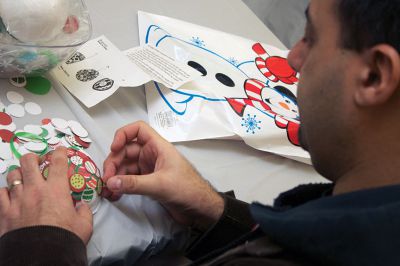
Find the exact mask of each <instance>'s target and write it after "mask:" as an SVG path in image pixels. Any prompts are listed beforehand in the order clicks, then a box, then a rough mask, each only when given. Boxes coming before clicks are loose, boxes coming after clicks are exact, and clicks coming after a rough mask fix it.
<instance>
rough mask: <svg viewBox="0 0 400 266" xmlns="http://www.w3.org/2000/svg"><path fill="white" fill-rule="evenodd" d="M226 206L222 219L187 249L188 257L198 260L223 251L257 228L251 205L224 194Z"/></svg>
mask: <svg viewBox="0 0 400 266" xmlns="http://www.w3.org/2000/svg"><path fill="white" fill-rule="evenodd" d="M221 196H222V197H223V198H224V202H225V206H224V212H223V214H222V216H221V217H220V219H219V220H218V221H217V222H216V223H215V224H214V225H213V226H211V228H210V229H209V230H207V231H206V232H204V233H203V234H201V235H200V236H199V237H198V238H197V240H195V241H194V242H193V243H192V244H191V245H190V246H189V248H188V249H187V251H186V256H187V257H188V258H189V259H191V260H196V259H198V258H200V257H202V256H204V255H206V254H208V253H210V252H212V251H215V250H218V249H221V248H223V247H225V246H226V245H228V244H229V243H231V242H232V241H234V240H236V239H238V238H239V237H240V236H242V235H244V234H246V233H249V232H251V231H252V229H253V228H254V226H255V222H254V220H253V218H252V217H251V214H250V210H249V204H247V203H245V202H243V201H240V200H237V199H235V198H233V197H230V196H228V195H226V194H222V193H221Z"/></svg>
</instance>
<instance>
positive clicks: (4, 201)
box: [0, 187, 10, 217]
mask: <svg viewBox="0 0 400 266" xmlns="http://www.w3.org/2000/svg"><path fill="white" fill-rule="evenodd" d="M9 207H10V196H9V195H8V190H7V188H4V187H3V188H0V214H4V213H5V212H6V211H7V210H8V208H9ZM2 217H3V215H2Z"/></svg>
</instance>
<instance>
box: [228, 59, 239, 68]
mask: <svg viewBox="0 0 400 266" xmlns="http://www.w3.org/2000/svg"><path fill="white" fill-rule="evenodd" d="M228 62H229V63H231V64H232V65H234V66H236V65H237V64H238V63H239V62H238V60H236V59H235V58H234V57H229V58H228Z"/></svg>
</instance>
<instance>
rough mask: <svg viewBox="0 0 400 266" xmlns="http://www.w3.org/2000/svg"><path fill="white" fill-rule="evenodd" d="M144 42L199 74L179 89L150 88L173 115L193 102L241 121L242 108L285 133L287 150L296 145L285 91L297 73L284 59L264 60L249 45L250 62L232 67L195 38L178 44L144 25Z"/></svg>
mask: <svg viewBox="0 0 400 266" xmlns="http://www.w3.org/2000/svg"><path fill="white" fill-rule="evenodd" d="M145 37H146V38H145V40H146V44H152V45H154V46H156V47H157V48H159V49H160V50H161V51H163V52H164V53H165V54H168V55H174V57H175V58H176V59H177V60H179V61H181V62H183V63H185V64H187V65H188V66H190V67H192V68H194V69H196V70H198V71H199V72H200V73H201V74H202V76H201V77H200V78H198V79H196V80H195V81H193V82H189V83H186V84H184V85H183V86H181V87H180V88H179V89H169V88H166V87H165V86H163V85H161V84H159V83H156V82H155V83H154V85H155V88H156V90H157V91H158V93H159V95H160V97H161V98H162V99H163V100H164V102H165V104H166V105H167V106H168V107H169V108H170V109H171V110H172V111H173V112H174V113H175V114H176V115H179V116H183V115H185V114H186V112H187V111H188V109H189V108H190V107H191V104H193V102H194V101H196V100H202V101H206V102H208V103H210V104H213V103H219V104H221V103H223V104H225V105H226V106H227V108H226V109H225V110H228V111H229V110H231V111H233V113H231V114H230V115H233V116H234V115H237V116H239V117H243V115H244V112H245V110H246V108H253V109H256V111H257V112H259V113H261V115H266V116H267V117H268V118H269V119H271V120H272V121H271V122H273V124H274V125H275V126H276V127H277V128H279V129H284V130H286V133H287V139H288V140H289V142H290V143H291V144H293V145H295V146H298V145H299V141H298V130H299V125H300V122H299V115H298V108H297V101H296V96H295V95H294V94H293V93H292V92H291V91H290V90H289V89H288V88H287V86H288V85H289V86H290V85H293V84H295V83H296V82H297V77H296V76H297V73H296V72H295V71H294V70H293V69H292V68H291V67H290V66H289V64H288V63H287V60H286V59H285V58H283V57H278V56H270V55H269V54H268V53H267V51H266V50H265V49H264V48H263V47H262V45H261V44H259V43H255V44H254V45H253V46H252V47H249V49H251V50H252V54H253V56H252V58H251V59H249V60H246V61H242V62H237V61H236V60H234V59H233V58H226V57H224V56H222V55H221V54H219V53H218V52H216V51H213V50H211V49H209V48H208V47H207V46H206V44H205V43H204V42H203V41H202V40H201V39H200V38H198V37H192V38H191V39H190V38H188V39H187V40H184V39H181V38H178V37H174V36H173V35H171V34H169V33H168V32H166V31H165V30H163V29H162V28H160V27H159V26H157V25H150V26H149V27H148V28H147V32H146V36H145ZM250 69H251V71H249V70H250ZM193 105H194V104H193Z"/></svg>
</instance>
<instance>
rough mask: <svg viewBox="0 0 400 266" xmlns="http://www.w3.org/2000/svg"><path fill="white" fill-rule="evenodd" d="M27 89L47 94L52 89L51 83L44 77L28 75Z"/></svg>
mask: <svg viewBox="0 0 400 266" xmlns="http://www.w3.org/2000/svg"><path fill="white" fill-rule="evenodd" d="M25 89H26V90H28V91H29V92H31V93H33V94H38V95H45V94H47V93H48V92H49V91H50V89H51V83H50V81H49V80H48V79H46V78H44V77H28V78H26V86H25Z"/></svg>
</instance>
